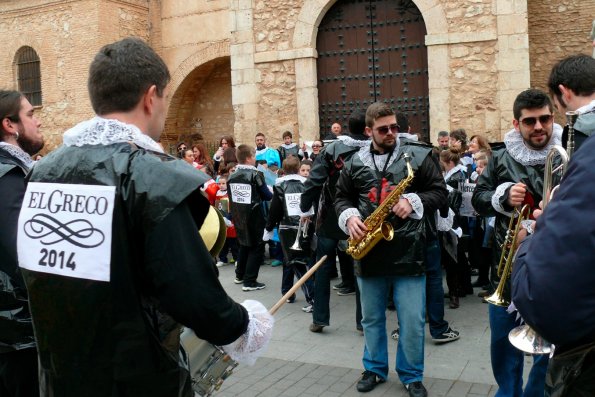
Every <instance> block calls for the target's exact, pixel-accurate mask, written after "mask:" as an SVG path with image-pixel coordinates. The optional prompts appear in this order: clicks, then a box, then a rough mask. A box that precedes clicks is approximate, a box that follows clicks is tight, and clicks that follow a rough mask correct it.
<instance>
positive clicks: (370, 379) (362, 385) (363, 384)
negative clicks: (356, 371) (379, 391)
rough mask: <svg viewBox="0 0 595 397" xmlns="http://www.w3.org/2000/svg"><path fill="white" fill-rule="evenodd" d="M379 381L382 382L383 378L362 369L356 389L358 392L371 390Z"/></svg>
mask: <svg viewBox="0 0 595 397" xmlns="http://www.w3.org/2000/svg"><path fill="white" fill-rule="evenodd" d="M379 383H384V379H382V378H381V377H380V376H378V375H376V374H375V373H374V372H372V371H364V372H362V378H361V379H360V380H359V382H357V391H358V392H360V393H365V392H369V391H372V390H374V388H375V387H376V385H377V384H379Z"/></svg>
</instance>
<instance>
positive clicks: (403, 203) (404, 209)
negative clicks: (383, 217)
mask: <svg viewBox="0 0 595 397" xmlns="http://www.w3.org/2000/svg"><path fill="white" fill-rule="evenodd" d="M393 212H394V213H395V215H396V216H398V217H399V218H401V219H405V218H407V217H408V216H409V215H410V214H411V213H412V212H413V207H412V206H411V203H410V202H409V200H407V199H404V198H402V199H399V202H398V203H397V204H395V205H394V207H393Z"/></svg>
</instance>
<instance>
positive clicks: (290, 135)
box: [281, 131, 293, 139]
mask: <svg viewBox="0 0 595 397" xmlns="http://www.w3.org/2000/svg"><path fill="white" fill-rule="evenodd" d="M287 136H288V137H290V138H292V139H293V134H292V133H291V132H290V131H285V132H284V133H283V135H282V136H281V138H283V139H285V137H287Z"/></svg>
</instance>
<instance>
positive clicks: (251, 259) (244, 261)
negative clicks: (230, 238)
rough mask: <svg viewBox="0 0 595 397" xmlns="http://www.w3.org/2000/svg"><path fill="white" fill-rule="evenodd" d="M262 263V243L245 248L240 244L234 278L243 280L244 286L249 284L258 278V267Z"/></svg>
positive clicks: (245, 246)
mask: <svg viewBox="0 0 595 397" xmlns="http://www.w3.org/2000/svg"><path fill="white" fill-rule="evenodd" d="M263 261H264V243H262V242H260V243H258V244H257V245H252V246H247V245H242V244H240V249H239V251H238V266H237V267H236V277H237V278H238V279H240V280H244V285H245V286H246V285H248V284H251V283H253V282H255V281H256V279H257V278H258V271H259V270H260V265H262V262H263Z"/></svg>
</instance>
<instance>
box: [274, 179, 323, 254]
mask: <svg viewBox="0 0 595 397" xmlns="http://www.w3.org/2000/svg"><path fill="white" fill-rule="evenodd" d="M305 181H306V178H304V177H302V176H299V175H296V174H293V175H286V176H283V177H281V178H279V179H277V181H276V183H275V186H274V188H273V199H272V200H271V208H270V210H269V217H268V219H267V224H266V230H267V231H269V232H271V231H273V229H274V228H275V227H277V226H279V240H280V241H281V248H282V249H283V254H284V256H285V258H287V261H288V263H289V262H290V261H292V260H294V259H300V260H303V259H304V258H307V257H308V256H309V254H310V249H309V247H310V240H311V234H312V232H313V230H312V229H313V228H312V227H308V237H305V238H304V237H303V232H302V233H300V234H301V237H300V240H299V241H300V246H301V247H302V250H301V251H295V250H292V249H290V247H291V246H292V245H293V244H294V242H295V239H296V234H297V230H298V226H299V222H300V216H299V215H296V214H298V213H300V212H301V210H300V197H301V195H302V194H303V192H304V188H305V186H304V182H305Z"/></svg>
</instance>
